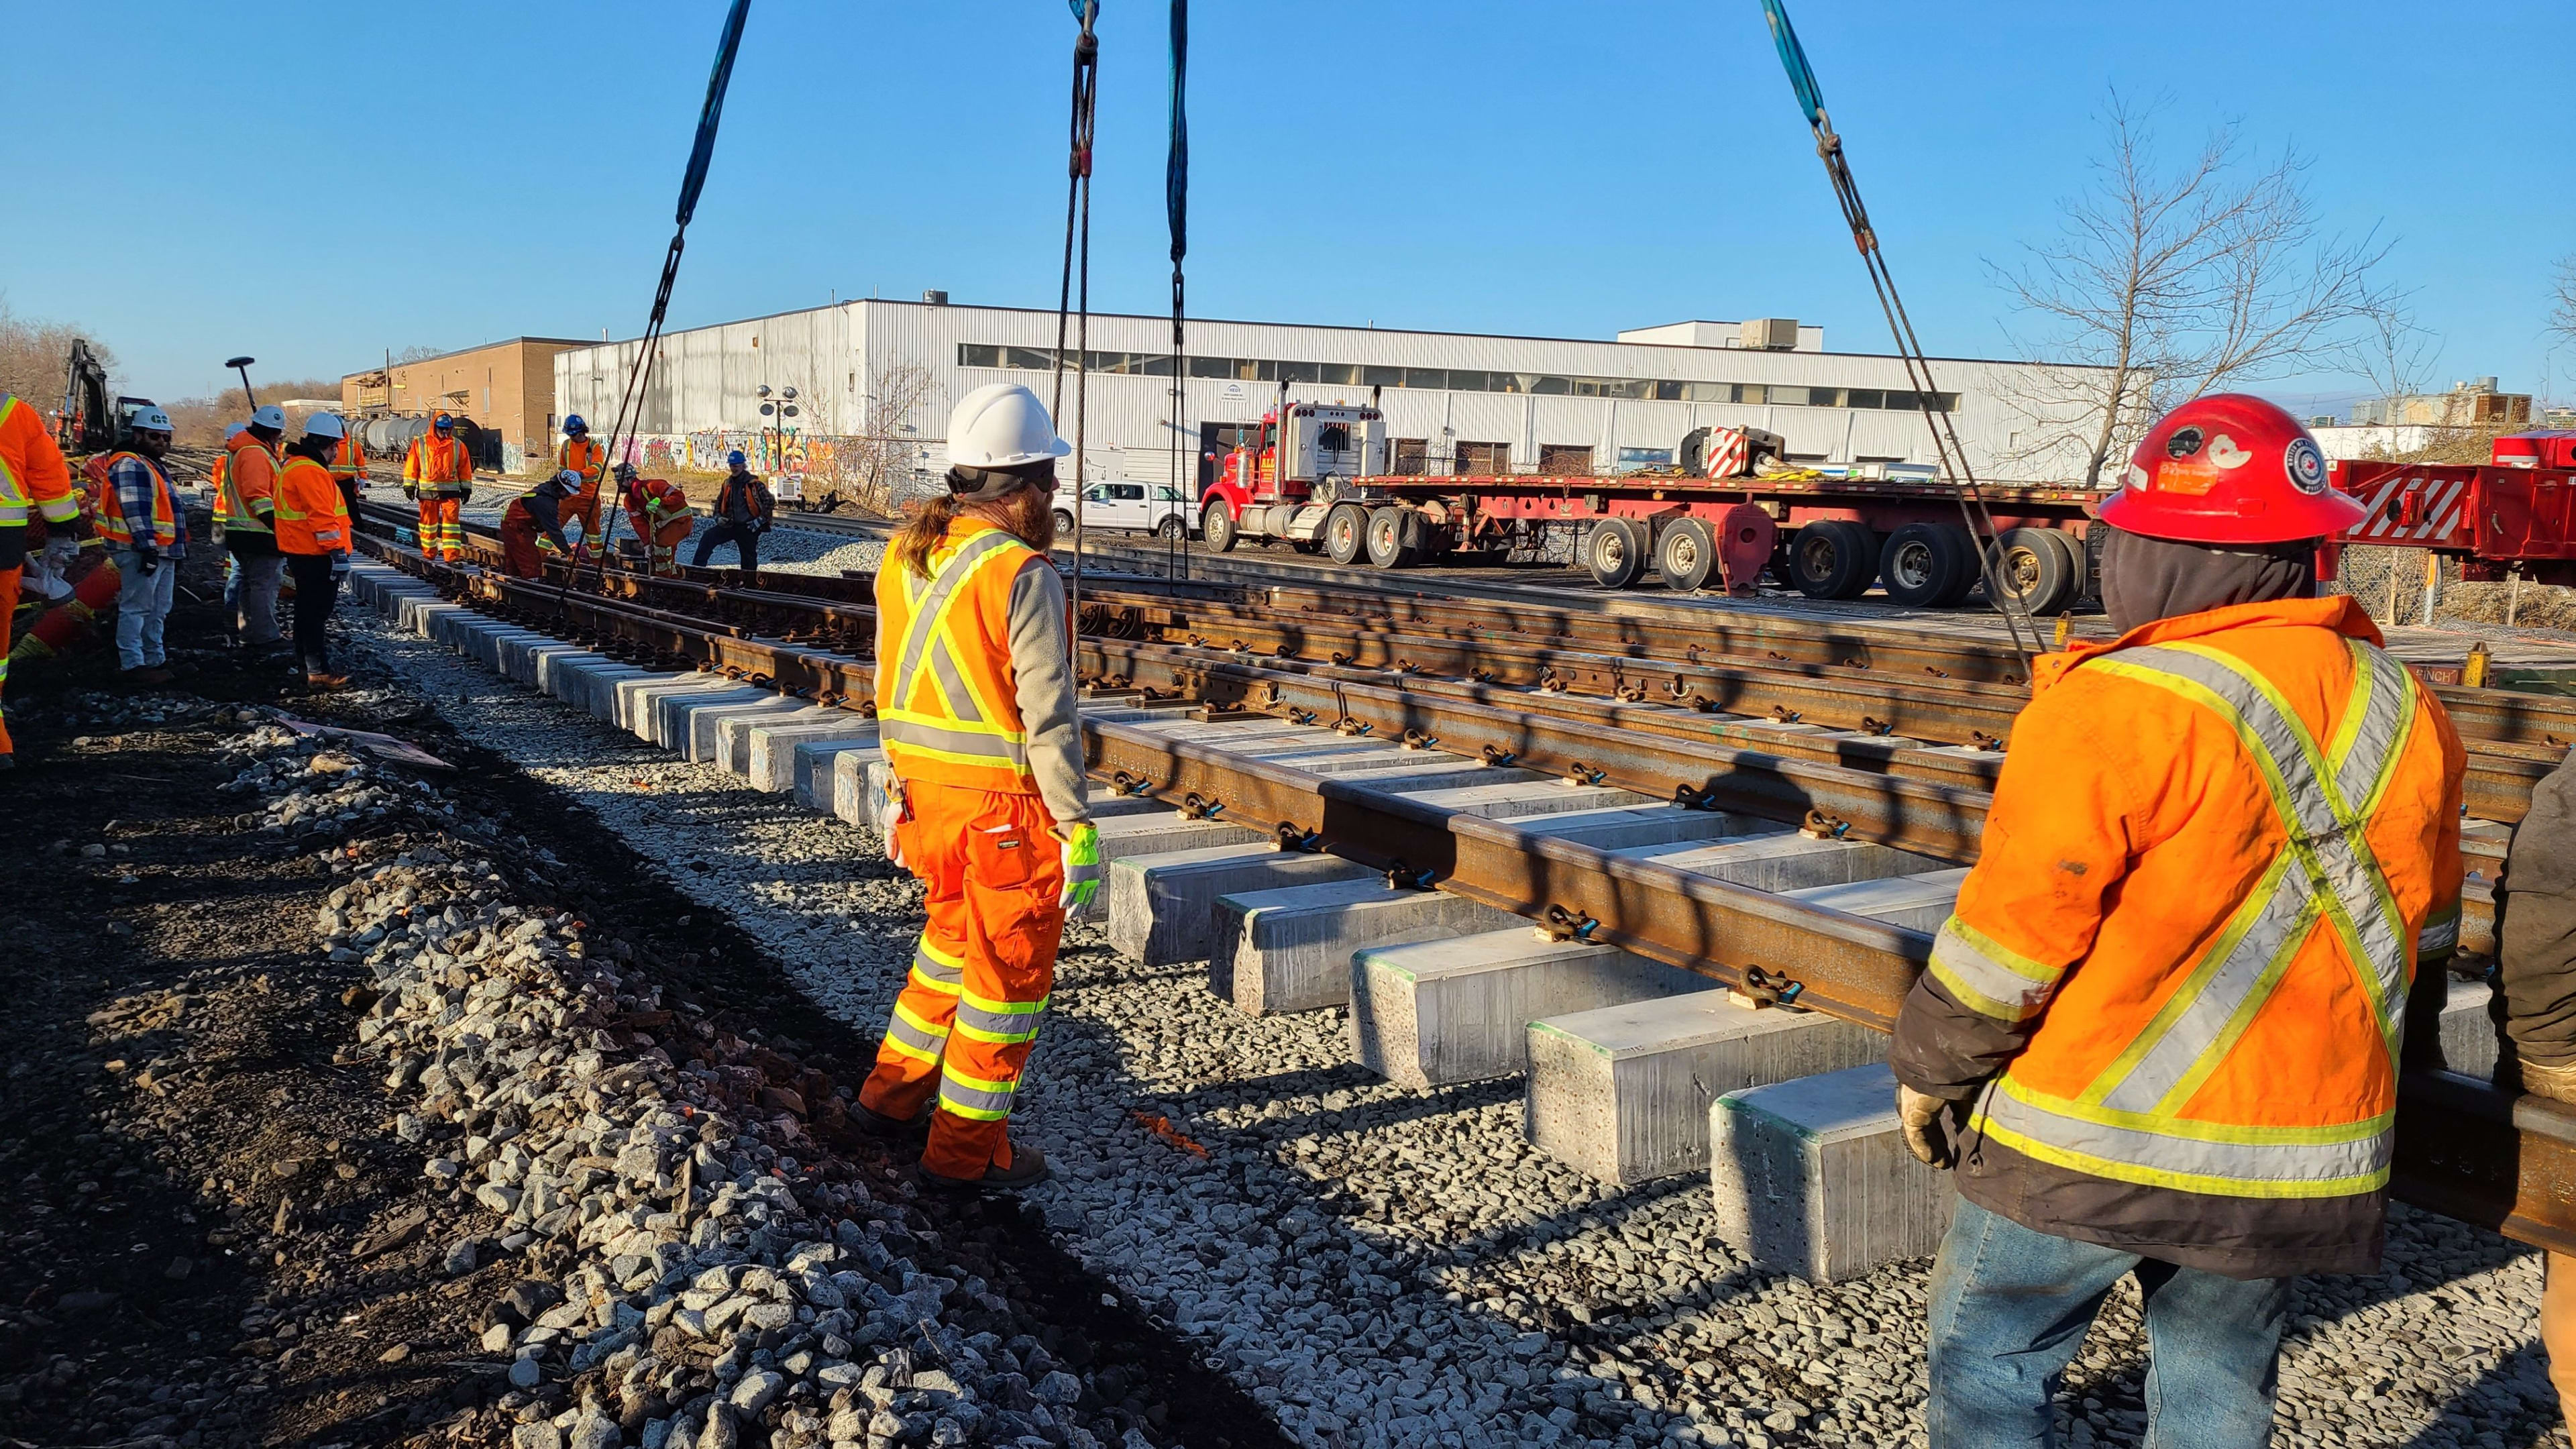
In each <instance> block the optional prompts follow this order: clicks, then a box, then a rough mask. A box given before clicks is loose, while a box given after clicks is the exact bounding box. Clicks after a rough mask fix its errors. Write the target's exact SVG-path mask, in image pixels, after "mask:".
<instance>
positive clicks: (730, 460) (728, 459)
mask: <svg viewBox="0 0 2576 1449" xmlns="http://www.w3.org/2000/svg"><path fill="white" fill-rule="evenodd" d="M725 466H726V467H728V468H739V467H741V466H742V449H740V448H736V449H734V450H733V451H732V452H730V453H727V454H725Z"/></svg>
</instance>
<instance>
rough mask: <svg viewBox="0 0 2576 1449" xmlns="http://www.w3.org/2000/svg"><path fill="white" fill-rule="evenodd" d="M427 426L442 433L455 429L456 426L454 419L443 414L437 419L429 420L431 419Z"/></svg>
mask: <svg viewBox="0 0 2576 1449" xmlns="http://www.w3.org/2000/svg"><path fill="white" fill-rule="evenodd" d="M429 425H430V426H431V427H433V428H437V429H439V430H441V431H442V432H443V431H445V430H446V429H449V428H452V427H455V426H456V419H454V418H451V417H449V416H448V415H447V414H445V413H440V414H439V415H438V416H437V417H434V418H431V419H430V420H429Z"/></svg>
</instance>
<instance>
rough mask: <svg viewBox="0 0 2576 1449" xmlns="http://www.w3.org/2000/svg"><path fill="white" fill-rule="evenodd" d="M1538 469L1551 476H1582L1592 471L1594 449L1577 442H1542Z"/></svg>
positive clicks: (1539, 450)
mask: <svg viewBox="0 0 2576 1449" xmlns="http://www.w3.org/2000/svg"><path fill="white" fill-rule="evenodd" d="M1538 471H1539V473H1540V474H1541V475H1542V476H1544V477H1549V478H1569V477H1581V476H1582V475H1584V474H1587V473H1590V472H1591V471H1592V449H1591V448H1590V447H1589V446H1585V445H1578V444H1575V443H1541V444H1539V445H1538Z"/></svg>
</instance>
